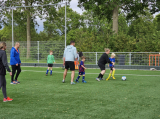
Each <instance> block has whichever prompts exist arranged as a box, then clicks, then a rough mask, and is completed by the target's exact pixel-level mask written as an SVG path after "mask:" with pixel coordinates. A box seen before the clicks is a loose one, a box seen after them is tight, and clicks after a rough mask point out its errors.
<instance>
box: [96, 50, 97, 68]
mask: <svg viewBox="0 0 160 119" xmlns="http://www.w3.org/2000/svg"><path fill="white" fill-rule="evenodd" d="M96 65H97V52H96Z"/></svg>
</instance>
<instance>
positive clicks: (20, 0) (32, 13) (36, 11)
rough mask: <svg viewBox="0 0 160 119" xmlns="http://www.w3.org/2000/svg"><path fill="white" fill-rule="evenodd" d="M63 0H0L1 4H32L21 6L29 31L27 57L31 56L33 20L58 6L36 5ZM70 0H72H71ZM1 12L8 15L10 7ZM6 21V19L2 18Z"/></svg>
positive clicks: (10, 5) (44, 15) (9, 5)
mask: <svg viewBox="0 0 160 119" xmlns="http://www.w3.org/2000/svg"><path fill="white" fill-rule="evenodd" d="M62 1H63V0H12V1H11V0H6V1H2V2H0V6H7V7H12V6H32V7H26V8H20V12H21V13H23V14H24V15H25V17H26V31H27V58H29V57H30V47H31V22H32V20H31V19H33V21H34V20H35V19H36V16H39V17H40V18H42V17H48V15H49V14H50V12H51V10H52V9H56V6H54V7H53V6H51V5H49V6H44V7H34V6H35V5H43V4H50V3H52V4H55V3H59V2H62ZM69 1H70V0H69ZM0 12H1V14H3V15H6V14H7V13H8V12H10V10H9V9H1V10H0ZM2 21H4V20H2Z"/></svg>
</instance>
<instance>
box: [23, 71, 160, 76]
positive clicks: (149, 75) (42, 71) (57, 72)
mask: <svg viewBox="0 0 160 119" xmlns="http://www.w3.org/2000/svg"><path fill="white" fill-rule="evenodd" d="M26 71H28V72H44V73H45V71H35V70H22V72H26ZM52 72H55V73H63V72H58V71H52ZM68 73H71V72H68ZM86 74H96V75H97V74H99V73H86ZM105 74H109V73H105ZM115 75H120V76H123V75H124V76H125V75H128V76H159V77H160V75H137V74H115Z"/></svg>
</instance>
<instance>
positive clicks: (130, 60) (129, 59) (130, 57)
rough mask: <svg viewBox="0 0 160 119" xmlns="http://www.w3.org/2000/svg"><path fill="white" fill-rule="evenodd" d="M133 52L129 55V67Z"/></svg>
mask: <svg viewBox="0 0 160 119" xmlns="http://www.w3.org/2000/svg"><path fill="white" fill-rule="evenodd" d="M131 55H132V54H131V52H130V53H129V65H131Z"/></svg>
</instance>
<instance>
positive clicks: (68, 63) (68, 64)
mask: <svg viewBox="0 0 160 119" xmlns="http://www.w3.org/2000/svg"><path fill="white" fill-rule="evenodd" d="M69 68H70V70H71V71H74V70H75V65H74V62H73V61H65V69H67V70H68V69H69Z"/></svg>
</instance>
